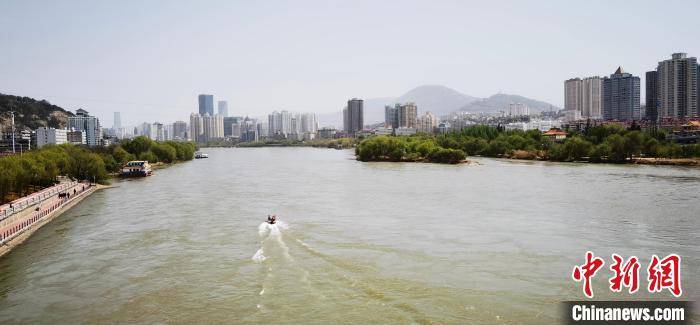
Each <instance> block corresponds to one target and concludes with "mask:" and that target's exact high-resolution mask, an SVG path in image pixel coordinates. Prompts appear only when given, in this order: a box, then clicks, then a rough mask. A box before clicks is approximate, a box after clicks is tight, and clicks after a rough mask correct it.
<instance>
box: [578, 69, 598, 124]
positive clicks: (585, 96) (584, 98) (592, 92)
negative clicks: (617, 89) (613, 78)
mask: <svg viewBox="0 0 700 325" xmlns="http://www.w3.org/2000/svg"><path fill="white" fill-rule="evenodd" d="M602 106H603V81H602V79H601V78H600V77H598V76H594V77H588V78H583V80H581V116H582V117H584V118H591V119H600V118H602V117H603V109H602Z"/></svg>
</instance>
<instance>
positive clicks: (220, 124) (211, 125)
mask: <svg viewBox="0 0 700 325" xmlns="http://www.w3.org/2000/svg"><path fill="white" fill-rule="evenodd" d="M202 127H203V130H204V142H207V141H217V140H221V139H223V138H224V117H223V116H221V115H218V114H216V115H214V116H209V115H204V116H202Z"/></svg>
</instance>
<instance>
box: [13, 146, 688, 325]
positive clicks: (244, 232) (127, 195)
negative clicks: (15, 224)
mask: <svg viewBox="0 0 700 325" xmlns="http://www.w3.org/2000/svg"><path fill="white" fill-rule="evenodd" d="M204 151H205V152H207V153H209V157H210V158H208V159H201V160H195V161H191V162H187V163H182V164H177V165H174V166H172V167H169V168H167V169H162V170H158V171H156V173H155V175H154V176H152V177H148V178H144V179H131V180H126V181H116V182H114V185H115V187H114V188H110V189H107V190H102V191H99V192H97V193H95V194H93V195H92V196H90V197H88V198H86V199H85V200H84V201H83V202H82V203H80V204H79V205H78V206H76V207H75V208H73V209H71V210H69V211H68V212H66V213H64V214H63V215H62V216H60V217H59V218H57V219H56V220H54V221H53V222H52V223H50V224H48V225H46V226H44V227H43V228H42V229H40V230H39V231H38V232H36V233H35V234H34V236H32V237H31V238H30V239H29V240H27V241H26V242H25V243H24V244H23V245H21V246H19V247H18V248H16V249H15V250H14V251H13V252H11V253H10V254H8V255H7V256H5V257H4V258H2V259H0V323H2V324H9V323H64V324H75V323H127V322H128V323H149V324H150V323H195V324H203V323H252V324H255V323H264V324H270V323H431V322H432V323H469V324H550V323H558V322H560V321H561V319H562V317H563V315H562V314H561V308H560V303H561V301H564V300H573V299H582V298H583V294H582V291H581V284H580V283H577V282H574V281H573V280H572V279H571V271H572V268H573V266H574V265H577V264H582V263H583V262H584V254H585V252H586V251H587V250H591V251H593V252H594V253H595V254H596V255H597V256H601V257H602V258H603V259H604V260H605V261H606V265H605V268H606V270H603V271H601V272H600V273H599V276H597V277H596V279H595V281H594V292H595V295H596V296H595V299H600V300H605V299H612V300H622V299H627V300H630V299H631V300H644V299H654V300H664V299H666V300H668V299H675V298H673V297H672V296H671V295H670V294H668V293H666V292H664V293H660V294H654V295H650V294H648V293H646V292H645V291H646V290H640V292H638V293H636V294H633V295H629V294H625V293H612V292H611V291H610V290H609V289H608V287H607V279H608V278H609V276H610V274H609V270H607V268H608V266H609V263H610V261H611V258H610V254H612V253H617V254H620V255H622V256H625V257H626V256H631V255H636V256H638V257H640V259H641V261H642V263H641V265H642V266H641V269H642V270H643V271H642V272H641V274H640V275H641V278H642V282H641V285H642V288H644V287H645V285H646V282H645V281H644V280H645V277H646V272H644V270H646V266H647V264H648V262H649V258H650V257H651V255H652V254H656V255H659V256H666V255H668V254H670V253H676V254H679V255H680V256H681V257H682V273H681V274H682V280H683V282H682V283H683V292H684V293H683V296H682V297H681V298H679V299H681V300H696V301H697V300H698V298H699V297H700V291H699V289H700V245H698V243H700V240H699V239H700V219H699V216H700V169H697V168H682V167H663V166H631V165H595V164H571V163H569V164H566V163H547V162H527V161H509V160H498V159H486V158H476V159H475V160H476V162H478V164H470V165H454V166H453V165H439V164H420V163H413V164H412V163H362V162H358V161H355V160H354V159H353V152H352V151H349V150H328V149H314V148H236V149H205V150H204ZM270 213H275V214H277V215H278V216H279V220H280V222H278V224H276V225H273V226H270V225H266V224H264V223H263V220H264V219H265V218H266V216H267V214H270ZM696 312H697V311H696Z"/></svg>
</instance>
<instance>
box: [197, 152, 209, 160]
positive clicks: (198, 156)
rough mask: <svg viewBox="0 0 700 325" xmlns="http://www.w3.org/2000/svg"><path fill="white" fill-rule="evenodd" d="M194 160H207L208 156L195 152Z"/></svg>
mask: <svg viewBox="0 0 700 325" xmlns="http://www.w3.org/2000/svg"><path fill="white" fill-rule="evenodd" d="M194 158H195V159H202V158H209V155H208V154H206V153H203V152H200V151H197V152H196V153H195V154H194Z"/></svg>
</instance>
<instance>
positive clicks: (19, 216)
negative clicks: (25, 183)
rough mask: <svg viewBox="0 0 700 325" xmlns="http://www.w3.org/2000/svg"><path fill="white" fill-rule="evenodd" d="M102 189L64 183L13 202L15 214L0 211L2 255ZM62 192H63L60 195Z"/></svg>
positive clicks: (0, 249) (76, 183)
mask: <svg viewBox="0 0 700 325" xmlns="http://www.w3.org/2000/svg"><path fill="white" fill-rule="evenodd" d="M99 188H101V187H100V186H99V185H98V186H90V184H89V183H78V182H70V183H63V184H59V185H57V186H54V187H52V188H48V189H46V190H44V191H41V192H38V193H34V194H31V195H29V196H27V197H25V198H22V199H19V200H16V201H14V202H13V208H12V209H10V211H12V213H10V214H8V213H5V211H7V210H8V209H7V208H6V206H3V208H5V209H4V210H5V211H0V256H2V255H4V254H6V253H8V252H9V251H11V250H12V249H13V248H14V247H16V246H17V245H19V244H21V243H22V242H23V241H25V240H26V239H27V238H29V236H31V234H32V233H34V232H35V231H36V230H37V229H39V228H41V226H43V225H45V224H46V223H48V222H49V221H51V220H53V219H54V218H55V217H57V216H58V215H60V214H61V213H63V212H64V211H66V210H68V209H70V208H71V207H72V206H73V205H75V204H77V203H78V202H79V201H80V200H82V199H83V198H84V197H86V196H88V195H89V194H91V193H92V192H94V191H95V190H97V189H99ZM59 194H60V195H59Z"/></svg>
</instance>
